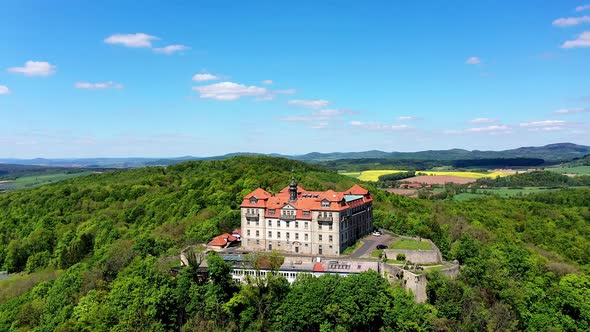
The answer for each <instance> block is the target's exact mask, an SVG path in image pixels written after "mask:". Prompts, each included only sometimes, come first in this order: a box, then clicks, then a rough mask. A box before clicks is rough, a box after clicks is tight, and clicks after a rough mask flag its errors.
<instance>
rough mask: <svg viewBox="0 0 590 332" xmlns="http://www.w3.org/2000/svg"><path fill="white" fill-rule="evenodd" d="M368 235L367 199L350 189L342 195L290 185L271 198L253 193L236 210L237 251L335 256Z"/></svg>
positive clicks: (370, 218) (264, 193) (370, 204)
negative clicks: (238, 214) (239, 240)
mask: <svg viewBox="0 0 590 332" xmlns="http://www.w3.org/2000/svg"><path fill="white" fill-rule="evenodd" d="M372 230H373V198H372V197H371V194H370V193H369V191H368V190H366V189H365V188H363V187H361V186H359V185H355V186H353V187H352V188H350V189H348V190H346V191H344V192H336V191H333V190H328V191H307V190H305V189H303V188H302V187H301V186H299V185H297V183H296V182H295V179H294V178H293V180H292V182H291V184H290V185H289V186H287V187H285V188H284V189H283V190H281V191H279V192H278V193H276V194H274V195H273V194H270V193H268V192H267V191H265V190H263V189H261V188H258V189H256V190H254V191H253V192H251V193H250V194H248V195H247V196H246V197H244V200H243V201H242V205H241V235H242V248H244V249H249V250H258V251H271V250H280V251H283V252H287V253H295V254H310V255H327V256H337V255H339V254H340V253H341V252H342V251H343V250H344V249H345V248H346V247H348V246H349V245H352V244H354V243H355V242H356V240H358V239H359V238H360V237H362V236H364V235H365V234H367V233H369V232H371V231H372Z"/></svg>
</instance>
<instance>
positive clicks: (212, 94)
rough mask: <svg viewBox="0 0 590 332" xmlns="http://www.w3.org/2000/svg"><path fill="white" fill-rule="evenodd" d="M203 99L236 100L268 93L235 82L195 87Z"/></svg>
mask: <svg viewBox="0 0 590 332" xmlns="http://www.w3.org/2000/svg"><path fill="white" fill-rule="evenodd" d="M193 90H195V91H197V92H198V93H199V95H200V97H201V98H209V99H215V100H236V99H240V98H241V97H246V96H261V95H265V94H267V93H268V90H267V89H265V88H261V87H257V86H253V85H252V86H246V85H244V84H239V83H234V82H220V83H215V84H211V85H204V86H195V87H193Z"/></svg>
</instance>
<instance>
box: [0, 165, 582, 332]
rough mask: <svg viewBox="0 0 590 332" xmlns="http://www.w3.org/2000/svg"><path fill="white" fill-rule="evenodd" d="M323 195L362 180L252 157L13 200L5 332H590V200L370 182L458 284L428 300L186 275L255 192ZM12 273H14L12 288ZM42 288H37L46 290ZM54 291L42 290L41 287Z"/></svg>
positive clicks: (384, 291)
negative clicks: (449, 267)
mask: <svg viewBox="0 0 590 332" xmlns="http://www.w3.org/2000/svg"><path fill="white" fill-rule="evenodd" d="M293 170H294V172H295V176H296V177H297V179H298V180H299V182H300V184H301V185H302V186H304V187H305V188H306V189H310V190H326V189H329V188H332V189H335V190H344V189H347V188H349V187H350V186H352V185H353V183H354V179H351V178H347V177H343V176H339V175H338V174H336V173H334V172H328V171H326V170H325V169H323V168H321V167H317V166H313V165H308V164H303V163H300V162H296V161H291V160H286V159H279V158H269V157H239V158H232V159H228V160H224V161H210V162H189V163H182V164H178V165H174V166H170V167H168V168H160V167H154V168H144V169H137V170H132V171H117V172H112V173H108V174H102V175H90V176H87V177H83V178H76V179H72V180H67V181H63V182H59V183H56V184H52V185H47V186H43V187H39V188H35V189H31V190H25V191H16V192H12V193H8V194H6V195H3V196H0V264H1V265H2V269H7V270H10V271H11V272H18V271H26V272H29V273H30V274H28V275H26V274H25V275H22V276H12V277H10V278H9V279H8V280H3V281H0V330H2V331H17V330H22V331H29V330H32V331H70V330H75V331H107V330H118V331H126V330H130V331H170V330H173V331H174V330H175V331H178V330H182V331H332V330H335V331H372V330H373V331H375V330H381V331H428V330H435V331H456V330H470V331H475V330H477V331H480V330H491V331H498V330H501V331H510V330H531V331H534V330H548V329H549V330H551V329H552V330H556V331H558V330H569V331H576V330H578V331H586V330H588V329H589V328H590V316H589V314H588V313H589V312H590V301H589V300H588V299H590V286H589V285H590V278H589V277H588V273H589V271H590V252H589V251H588V248H589V247H590V212H589V209H588V207H589V205H588V204H587V203H588V201H589V200H590V190H588V189H586V190H581V189H580V190H564V191H559V195H558V196H557V195H556V196H555V197H559V198H555V199H553V200H552V199H551V198H548V197H546V196H543V195H529V196H527V197H526V198H522V199H501V198H497V197H486V198H482V199H474V200H469V201H464V202H454V201H435V202H433V201H426V200H417V199H411V198H406V197H403V196H399V195H391V194H388V193H386V192H385V191H382V190H378V189H377V188H375V187H369V189H370V190H371V192H372V193H373V195H374V197H375V210H374V216H375V226H377V227H382V228H387V229H390V230H392V231H394V232H396V233H399V234H405V235H417V236H422V237H425V238H430V239H432V240H433V241H434V242H435V243H436V244H437V246H439V248H440V249H441V252H442V253H443V255H444V257H445V259H446V260H450V261H452V260H455V259H456V260H458V261H459V262H460V263H461V264H463V266H464V267H463V270H462V273H461V275H460V276H459V278H458V279H456V280H450V279H448V278H446V277H443V276H440V275H437V274H434V275H430V276H429V277H428V279H429V287H428V303H427V304H416V303H414V302H413V301H412V300H411V299H412V297H411V296H409V295H407V294H405V293H404V292H403V290H402V289H401V288H399V287H390V285H389V284H388V283H387V282H386V281H385V280H384V279H382V278H381V277H380V276H378V275H376V274H375V273H364V274H360V275H358V276H352V277H347V278H340V277H336V276H326V277H322V278H317V279H316V278H302V279H301V280H298V281H297V282H295V283H294V284H292V285H288V284H287V283H286V281H285V280H284V279H282V278H278V277H277V278H275V279H271V280H268V282H266V281H260V280H251V281H250V282H249V283H248V284H245V285H236V284H234V283H232V282H231V280H230V278H229V277H228V272H229V266H227V265H226V264H225V263H224V262H223V261H222V260H220V259H218V257H215V256H212V257H210V259H209V261H208V263H209V265H208V269H209V275H210V277H211V281H210V282H202V281H200V279H199V278H197V277H195V274H196V273H197V272H195V271H191V269H183V270H182V271H181V272H180V274H179V275H177V276H175V275H174V274H172V273H171V271H170V267H171V266H174V265H175V262H176V261H177V260H178V258H177V257H178V253H179V250H180V249H181V248H184V247H185V245H187V244H191V243H202V242H206V241H208V240H210V239H211V237H213V236H215V235H217V234H218V233H219V232H221V231H227V230H231V229H233V228H234V227H236V226H237V225H238V224H239V211H238V210H237V209H238V206H239V204H240V202H241V200H242V197H243V196H244V195H245V194H247V193H249V192H250V191H251V190H253V189H254V188H256V187H258V186H260V187H262V188H265V189H267V190H269V191H273V192H277V191H278V190H280V189H282V188H284V187H285V186H286V185H287V183H288V182H289V178H290V177H291V174H292V171H293ZM11 278H14V279H13V280H11ZM31 280H37V284H34V283H33V282H32V281H31ZM39 281H40V282H39Z"/></svg>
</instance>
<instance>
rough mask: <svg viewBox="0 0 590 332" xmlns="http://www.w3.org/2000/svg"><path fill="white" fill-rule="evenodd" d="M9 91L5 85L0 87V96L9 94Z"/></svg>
mask: <svg viewBox="0 0 590 332" xmlns="http://www.w3.org/2000/svg"><path fill="white" fill-rule="evenodd" d="M10 93H11V91H10V89H9V88H8V87H7V86H6V85H0V95H7V94H10Z"/></svg>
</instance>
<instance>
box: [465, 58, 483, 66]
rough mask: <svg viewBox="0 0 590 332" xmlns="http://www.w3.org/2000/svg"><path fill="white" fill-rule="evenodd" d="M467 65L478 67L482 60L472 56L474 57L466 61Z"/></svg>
mask: <svg viewBox="0 0 590 332" xmlns="http://www.w3.org/2000/svg"><path fill="white" fill-rule="evenodd" d="M465 63H466V64H468V65H477V64H480V63H481V59H480V58H478V57H476V56H472V57H470V58H468V59H467V60H465Z"/></svg>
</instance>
